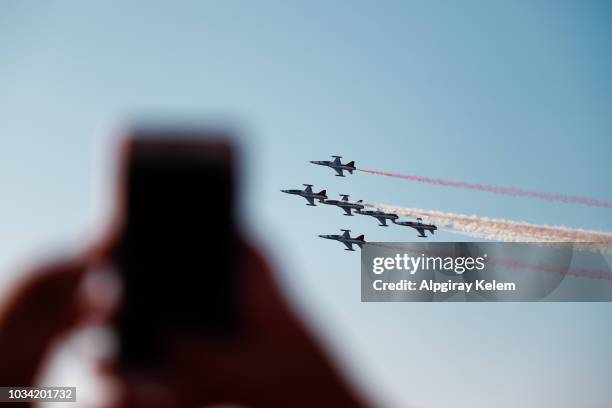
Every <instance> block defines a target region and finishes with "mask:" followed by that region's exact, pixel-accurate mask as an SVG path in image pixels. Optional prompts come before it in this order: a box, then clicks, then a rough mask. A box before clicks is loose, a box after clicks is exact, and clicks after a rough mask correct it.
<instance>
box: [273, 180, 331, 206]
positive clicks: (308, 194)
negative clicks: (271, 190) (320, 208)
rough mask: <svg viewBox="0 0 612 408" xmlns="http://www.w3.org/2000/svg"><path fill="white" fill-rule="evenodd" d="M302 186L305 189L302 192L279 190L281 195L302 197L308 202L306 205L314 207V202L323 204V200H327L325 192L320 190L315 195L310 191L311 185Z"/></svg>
mask: <svg viewBox="0 0 612 408" xmlns="http://www.w3.org/2000/svg"><path fill="white" fill-rule="evenodd" d="M303 185H304V186H306V188H305V189H304V190H295V189H293V190H281V191H282V192H283V193H287V194H295V195H299V196H302V197H304V198H305V199H306V201H308V204H306V205H312V206H315V207H316V204H315V203H314V200H319V202H321V203H322V202H323V200H325V199H326V198H327V194H326V191H325V190H321V191H319V192H318V193H315V192H313V191H312V184H303Z"/></svg>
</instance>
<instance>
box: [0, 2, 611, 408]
mask: <svg viewBox="0 0 612 408" xmlns="http://www.w3.org/2000/svg"><path fill="white" fill-rule="evenodd" d="M611 17H612V6H611V5H610V3H608V2H603V1H602V2H579V1H574V2H571V1H555V2H553V1H532V2H528V1H517V2H503V1H494V2H490V1H467V2H462V3H461V4H458V3H457V2H450V1H448V2H427V3H424V2H409V1H401V2H400V1H398V2H392V1H386V2H348V1H347V2H308V3H305V4H303V5H298V4H297V3H290V2H281V1H278V2H226V3H224V4H223V5H221V3H215V2H195V1H194V2H159V1H153V2H144V1H143V2H138V1H135V2H130V4H125V3H124V2H87V4H86V3H84V2H78V1H74V2H67V1H58V2H39V3H37V4H36V3H34V2H31V3H26V2H18V1H8V2H3V3H2V4H1V5H0V62H1V63H0V113H1V117H2V121H0V186H2V190H0V191H1V192H2V195H1V197H2V200H1V201H0V226H1V228H0V267H1V268H2V270H1V272H0V276H1V278H0V282H3V285H4V286H5V288H6V284H5V283H4V282H7V283H8V282H9V281H10V280H11V279H12V277H14V276H15V275H16V274H17V273H18V272H19V271H20V270H21V269H22V267H23V266H25V265H28V264H32V263H35V262H37V261H39V260H40V259H41V258H42V257H43V256H44V255H45V254H47V253H56V252H57V251H63V250H64V248H75V247H76V248H78V247H79V245H80V244H79V243H80V242H82V241H83V240H86V239H87V238H90V237H91V236H92V235H95V232H94V231H97V230H98V229H99V228H100V225H101V223H102V221H101V220H102V219H103V215H104V214H105V211H106V210H108V196H109V194H110V193H111V188H110V185H111V180H112V176H111V174H110V170H109V169H110V168H111V167H112V163H113V162H112V151H113V150H112V149H113V146H114V145H113V143H114V141H115V140H116V138H115V137H114V136H115V135H116V134H117V130H118V129H121V128H122V127H123V126H124V125H125V124H129V123H130V121H131V120H132V119H134V118H137V119H143V118H144V119H152V120H156V121H164V120H174V121H176V120H181V119H189V120H195V121H206V120H215V121H218V120H222V121H227V122H230V123H233V124H234V125H235V126H236V127H237V128H239V129H240V130H241V140H242V143H243V151H244V156H245V164H244V169H243V170H244V172H243V174H244V179H243V180H244V181H243V185H244V187H245V189H244V194H243V198H244V200H243V203H242V204H243V211H244V214H245V217H244V219H245V230H246V231H248V233H249V234H252V235H253V237H254V239H256V240H257V241H259V242H260V246H261V247H262V248H264V249H265V250H266V251H267V252H268V253H269V255H270V256H271V258H272V260H273V262H274V264H275V265H276V266H277V268H278V270H279V277H280V279H281V280H282V282H283V284H284V286H285V288H286V290H287V291H288V293H289V294H290V295H291V298H292V299H293V300H292V301H293V302H294V304H295V306H296V308H297V309H298V310H300V313H302V314H303V315H304V316H305V318H307V319H308V320H309V321H310V322H311V324H312V325H313V326H314V327H316V329H317V330H318V333H319V335H320V336H321V337H322V338H323V339H324V341H325V342H326V343H327V344H328V345H329V347H330V348H331V350H332V351H333V353H334V354H335V355H336V356H337V358H338V359H339V360H340V361H341V362H342V364H343V365H344V366H346V367H347V369H348V371H349V372H350V374H351V376H352V377H353V379H354V380H355V381H357V382H359V383H360V384H362V385H364V386H365V387H366V389H367V390H368V391H369V392H372V394H373V395H374V396H375V397H376V398H377V399H379V400H380V401H383V402H385V403H387V404H389V405H391V406H405V405H406V404H413V405H414V406H428V407H442V406H444V407H446V406H456V407H467V406H485V405H495V406H499V407H505V406H508V407H510V406H516V405H521V406H533V407H535V406H552V405H554V406H557V407H563V406H568V407H570V406H576V405H578V404H580V405H583V406H604V405H606V406H607V405H608V404H606V403H609V402H610V401H612V392H611V391H610V390H609V387H607V384H608V381H607V378H609V376H610V374H612V369H611V368H610V367H612V354H611V352H610V350H609V347H608V346H607V345H608V343H609V342H610V340H611V338H612V329H611V326H610V322H609V315H610V311H611V309H610V306H609V305H607V304H601V305H597V304H547V305H540V304H518V305H515V304H490V305H483V304H459V305H451V304H423V305H419V304H417V305H413V304H380V305H378V304H376V305H374V304H361V303H360V302H359V258H358V253H348V252H345V251H342V250H341V246H339V245H338V244H335V243H332V242H329V241H324V240H321V239H318V238H316V235H317V234H321V233H335V232H336V231H337V230H338V229H339V228H346V227H349V228H351V229H352V230H353V232H354V233H364V234H365V235H366V238H367V239H370V240H380V241H406V240H412V239H413V233H412V231H409V230H407V229H401V228H388V229H382V228H378V227H376V223H375V221H374V220H373V219H370V218H367V217H365V218H364V217H353V218H348V217H343V216H341V212H340V210H339V209H337V208H333V207H332V208H330V207H327V206H325V207H321V206H320V207H316V208H313V207H306V206H305V205H304V204H305V201H304V202H302V201H303V200H300V199H297V198H295V197H290V196H286V195H283V194H282V193H280V192H279V190H280V189H282V188H295V187H299V186H300V185H301V184H302V183H307V182H308V183H312V184H314V185H315V188H327V190H328V193H330V194H331V195H334V194H337V193H350V194H351V195H352V197H353V198H355V199H360V198H363V199H365V200H368V201H379V202H385V203H389V204H396V205H405V206H410V207H418V208H426V209H435V210H441V211H449V212H457V213H464V214H478V215H483V216H489V217H498V218H507V219H513V220H524V221H529V222H533V223H546V224H552V225H566V226H571V227H581V228H588V229H596V230H604V231H612V213H611V212H610V210H609V209H600V208H599V209H598V208H590V207H581V206H572V205H564V204H558V203H548V202H544V201H534V200H528V199H520V198H511V197H502V196H495V195H490V194H486V193H480V192H473V191H461V190H457V189H448V188H441V187H435V186H428V185H418V184H414V183H410V182H406V181H401V180H394V179H390V178H384V177H377V176H373V175H367V174H356V175H354V176H353V177H347V178H345V179H341V178H338V177H333V176H332V173H331V171H330V170H328V169H324V168H321V167H316V166H313V165H311V164H309V163H308V161H309V160H324V159H326V157H327V156H329V155H330V154H341V155H343V156H344V157H345V158H346V159H348V160H355V161H356V162H357V165H358V166H363V167H365V168H371V169H379V170H388V171H394V172H399V173H408V174H418V175H424V176H430V177H440V178H448V179H454V180H464V181H471V182H479V183H486V184H497V185H502V186H515V187H521V188H525V189H531V190H538V191H546V192H553V193H564V194H571V195H582V196H587V197H594V198H599V199H602V200H608V201H610V200H612V188H611V187H612V183H611V182H610V179H609V173H610V165H609V155H610V152H612V138H611V137H610V134H611V132H612V76H611V75H610V72H612V40H611V39H612V32H611V27H612V26H611V25H610V19H611ZM436 239H438V240H442V241H446V240H465V239H468V238H467V237H464V236H461V235H454V234H450V233H445V232H441V233H440V234H439V235H436ZM5 288H3V289H2V290H4V289H5ZM2 290H0V293H1V292H2ZM501 378H504V379H505V380H504V382H503V383H502V382H501ZM569 381H572V383H573V384H574V385H573V387H574V388H573V390H570V389H569V388H568V387H566V386H564V385H562V384H567V383H568V382H569ZM441 386H443V387H444V388H445V389H446V390H447V391H445V392H440V387H441ZM478 390H480V391H481V392H482V394H480V395H479V394H478V393H477V391H478ZM574 390H580V392H576V391H574ZM453 404H454V405H453Z"/></svg>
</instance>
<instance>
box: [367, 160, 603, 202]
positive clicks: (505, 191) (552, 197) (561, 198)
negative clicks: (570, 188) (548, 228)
mask: <svg viewBox="0 0 612 408" xmlns="http://www.w3.org/2000/svg"><path fill="white" fill-rule="evenodd" d="M358 170H359V171H363V172H364V173H370V174H377V175H379V176H387V177H395V178H399V179H404V180H410V181H416V182H417V183H428V184H434V185H438V186H445V187H457V188H464V189H468V190H478V191H486V192H489V193H493V194H501V195H509V196H514V197H529V198H538V199H541V200H546V201H556V202H560V203H565V204H580V205H587V206H591V207H604V208H612V203H611V202H609V201H602V200H597V199H594V198H587V197H578V196H568V195H562V194H553V193H542V192H538V191H528V190H522V189H520V188H513V187H498V186H490V185H486V184H477V183H466V182H464V181H450V180H443V179H435V178H430V177H421V176H413V175H407V174H397V173H388V172H385V171H378V170H368V169H358Z"/></svg>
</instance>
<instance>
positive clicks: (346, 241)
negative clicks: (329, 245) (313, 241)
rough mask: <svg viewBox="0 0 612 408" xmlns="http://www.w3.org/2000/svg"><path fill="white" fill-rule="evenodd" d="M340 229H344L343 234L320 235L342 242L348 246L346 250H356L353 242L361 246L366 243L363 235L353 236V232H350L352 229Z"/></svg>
mask: <svg viewBox="0 0 612 408" xmlns="http://www.w3.org/2000/svg"><path fill="white" fill-rule="evenodd" d="M340 231H343V233H342V235H319V237H321V238H325V239H333V240H335V241H339V242H342V243H343V244H344V245H345V246H346V249H345V251H354V249H353V244H355V245H357V246H359V248H361V246H362V245H363V244H365V243H366V241H365V239H364V236H363V235H360V236H358V237H355V238H351V234H349V232H351V230H346V229H341V230H340Z"/></svg>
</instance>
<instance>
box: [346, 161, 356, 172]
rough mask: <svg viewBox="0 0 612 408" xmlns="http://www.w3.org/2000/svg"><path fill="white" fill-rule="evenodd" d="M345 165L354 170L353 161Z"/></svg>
mask: <svg viewBox="0 0 612 408" xmlns="http://www.w3.org/2000/svg"><path fill="white" fill-rule="evenodd" d="M346 165H347V166H349V167H353V168H355V162H354V161H352V162H349V163H346ZM349 171H350V170H349Z"/></svg>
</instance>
